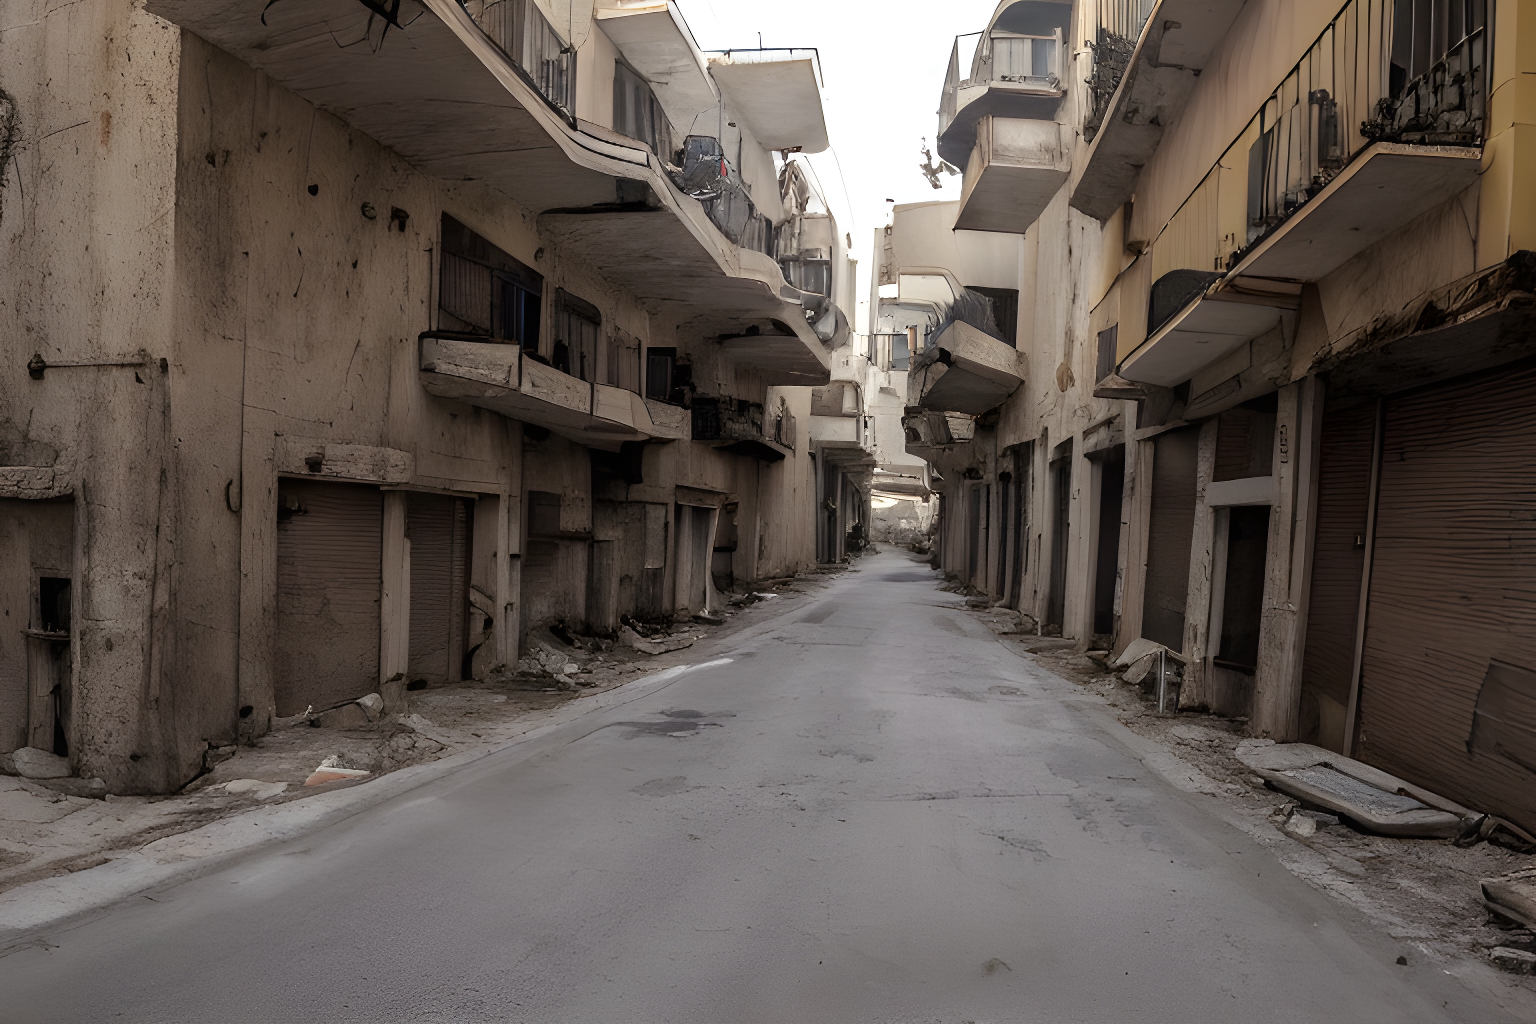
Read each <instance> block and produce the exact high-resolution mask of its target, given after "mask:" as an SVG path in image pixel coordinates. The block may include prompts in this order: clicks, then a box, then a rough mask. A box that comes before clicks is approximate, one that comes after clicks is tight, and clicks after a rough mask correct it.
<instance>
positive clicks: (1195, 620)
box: [1179, 416, 1226, 707]
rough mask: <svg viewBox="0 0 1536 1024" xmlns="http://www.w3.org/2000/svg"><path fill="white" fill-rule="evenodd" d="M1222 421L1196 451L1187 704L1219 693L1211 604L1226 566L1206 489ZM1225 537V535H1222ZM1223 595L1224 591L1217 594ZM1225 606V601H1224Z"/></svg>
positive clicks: (1183, 696)
mask: <svg viewBox="0 0 1536 1024" xmlns="http://www.w3.org/2000/svg"><path fill="white" fill-rule="evenodd" d="M1219 431H1220V421H1219V420H1218V419H1217V418H1216V417H1214V416H1213V417H1211V418H1210V419H1208V420H1206V421H1205V422H1204V423H1202V424H1201V425H1200V437H1199V440H1198V442H1197V444H1198V447H1197V448H1196V454H1195V527H1194V530H1193V532H1192V533H1191V535H1190V541H1189V594H1188V597H1187V598H1186V599H1185V603H1184V657H1185V658H1186V659H1187V660H1186V661H1185V665H1184V685H1183V686H1182V687H1181V688H1180V690H1179V703H1180V704H1182V705H1183V706H1185V707H1209V706H1210V705H1211V701H1212V699H1213V697H1214V694H1212V692H1211V688H1210V681H1209V678H1208V677H1209V671H1208V670H1209V668H1210V666H1209V664H1208V659H1209V657H1210V648H1211V607H1212V603H1213V597H1214V595H1215V591H1216V589H1217V583H1218V581H1217V579H1216V574H1217V573H1218V572H1222V571H1224V570H1225V568H1226V558H1225V557H1224V556H1223V557H1220V558H1218V557H1217V555H1218V554H1221V552H1218V551H1217V536H1216V534H1217V530H1216V527H1217V521H1216V520H1217V515H1216V510H1215V509H1213V508H1211V506H1210V505H1208V504H1206V501H1205V489H1206V487H1208V486H1209V485H1210V483H1211V477H1212V476H1214V475H1215V472H1216V439H1217V434H1218V433H1219ZM1222 540H1223V541H1225V537H1224V536H1223V538H1222ZM1214 599H1215V600H1217V601H1219V600H1220V598H1219V597H1215V598H1214ZM1218 607H1219V605H1218Z"/></svg>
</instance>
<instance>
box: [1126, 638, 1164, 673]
mask: <svg viewBox="0 0 1536 1024" xmlns="http://www.w3.org/2000/svg"><path fill="white" fill-rule="evenodd" d="M1138 642H1139V641H1138ZM1155 668H1157V655H1156V654H1148V655H1147V656H1146V657H1143V658H1137V659H1136V660H1135V661H1133V662H1131V664H1130V666H1129V667H1128V668H1127V669H1126V670H1125V676H1124V678H1125V681H1126V682H1128V683H1139V682H1142V681H1143V680H1145V679H1146V678H1147V676H1149V675H1151V674H1152V671H1153V670H1154V669H1155Z"/></svg>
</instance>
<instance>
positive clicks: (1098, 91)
mask: <svg viewBox="0 0 1536 1024" xmlns="http://www.w3.org/2000/svg"><path fill="white" fill-rule="evenodd" d="M1155 6H1157V0H1098V29H1097V31H1096V32H1095V34H1094V39H1093V41H1092V42H1090V43H1089V44H1088V46H1089V48H1090V49H1092V50H1093V70H1092V71H1091V72H1089V75H1088V99H1089V113H1088V118H1087V120H1086V121H1085V122H1084V123H1083V138H1085V139H1087V140H1088V141H1089V142H1092V141H1093V137H1094V136H1095V135H1097V134H1098V132H1099V129H1100V128H1102V127H1103V126H1104V118H1105V117H1107V116H1108V115H1109V104H1110V101H1111V100H1112V99H1113V98H1114V95H1115V90H1116V89H1118V88H1120V81H1121V79H1123V78H1124V77H1125V72H1126V69H1127V68H1129V67H1130V64H1131V54H1132V53H1134V52H1135V51H1136V43H1137V42H1138V41H1139V40H1140V39H1141V33H1142V30H1144V29H1145V28H1146V27H1147V19H1148V18H1150V17H1151V16H1152V8H1153V7H1155Z"/></svg>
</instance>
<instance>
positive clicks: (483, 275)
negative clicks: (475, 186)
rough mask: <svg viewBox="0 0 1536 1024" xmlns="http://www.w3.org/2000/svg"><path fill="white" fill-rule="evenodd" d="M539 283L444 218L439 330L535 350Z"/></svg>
mask: <svg viewBox="0 0 1536 1024" xmlns="http://www.w3.org/2000/svg"><path fill="white" fill-rule="evenodd" d="M543 292H544V278H543V276H542V275H540V274H539V273H538V272H537V271H535V270H533V269H532V268H530V267H528V266H527V265H526V264H524V263H522V262H521V261H519V260H517V259H516V258H515V257H513V256H510V255H508V254H507V253H506V252H504V251H503V250H501V249H500V248H498V247H496V246H495V245H492V244H491V243H490V242H489V241H487V240H486V239H485V238H483V237H481V236H480V235H478V234H476V233H475V232H473V231H471V230H470V229H469V228H467V227H465V226H464V225H463V224H461V223H459V222H458V221H457V220H455V219H454V218H452V217H450V216H448V215H447V214H446V213H445V214H443V218H442V256H441V260H440V270H439V275H438V304H437V308H438V326H439V328H440V329H442V330H445V331H461V332H463V333H466V334H474V335H481V336H483V337H485V338H486V339H487V340H493V341H501V342H506V343H508V344H516V345H521V346H522V347H523V348H525V349H528V350H529V351H530V352H537V351H538V348H539V334H540V331H539V323H540V318H541V306H542V301H543V300H542V295H543Z"/></svg>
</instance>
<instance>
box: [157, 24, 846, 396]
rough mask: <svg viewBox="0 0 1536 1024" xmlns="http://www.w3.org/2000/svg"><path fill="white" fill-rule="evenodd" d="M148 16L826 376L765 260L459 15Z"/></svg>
mask: <svg viewBox="0 0 1536 1024" xmlns="http://www.w3.org/2000/svg"><path fill="white" fill-rule="evenodd" d="M146 9H147V10H148V11H149V12H150V13H151V14H155V15H158V16H159V17H162V18H165V19H167V20H168V21H171V22H173V23H175V24H177V25H180V26H181V27H183V28H185V29H187V30H188V31H190V32H193V33H195V34H197V35H199V36H201V37H203V38H204V39H206V40H208V42H210V43H212V44H213V45H214V46H217V47H219V48H220V49H222V50H225V51H226V52H228V53H230V54H232V55H233V56H235V57H236V58H237V59H239V60H241V61H243V62H245V63H246V64H248V65H250V66H251V67H253V68H256V69H257V70H260V71H262V72H264V73H265V74H266V75H267V76H268V77H269V78H271V79H272V80H273V81H274V82H276V83H277V84H279V85H281V86H283V87H284V88H287V89H289V90H291V91H293V92H294V93H296V94H297V95H299V96H301V97H303V98H304V99H306V100H308V101H309V102H311V103H313V104H315V105H316V106H317V107H319V108H321V109H323V110H327V111H330V112H331V113H333V114H335V115H336V116H337V117H339V118H340V119H342V120H343V121H345V122H347V123H348V124H350V125H352V126H353V127H355V128H357V129H358V130H359V131H362V132H365V133H366V134H368V135H370V136H372V137H373V138H375V139H377V140H378V141H379V142H381V143H383V144H384V145H386V146H388V147H390V148H391V149H393V150H395V151H396V152H398V153H399V154H400V155H401V156H403V157H404V158H405V159H406V160H408V161H409V162H410V163H411V164H412V165H413V166H415V167H417V168H418V169H419V170H421V171H423V172H424V173H426V174H429V175H431V176H433V177H437V178H441V179H443V180H446V181H482V182H484V183H485V184H487V185H489V186H490V187H491V188H494V189H496V190H497V191H499V192H501V193H502V194H504V195H506V196H508V197H509V198H510V199H512V200H514V201H515V202H517V203H519V204H521V205H522V206H524V207H526V208H528V209H531V210H533V211H535V212H536V213H545V216H544V217H542V218H541V226H545V227H547V228H548V229H550V230H551V231H552V232H553V233H554V234H555V236H556V238H557V239H558V240H561V241H562V242H568V244H570V246H571V247H572V250H573V252H574V254H576V255H578V256H579V257H581V258H583V259H589V260H591V261H592V263H593V264H594V266H596V267H597V269H599V270H600V271H601V272H603V273H605V274H607V275H609V276H610V278H611V279H612V280H614V282H615V283H617V284H620V285H622V286H624V287H628V288H632V289H633V290H634V291H635V293H636V294H637V295H639V296H640V297H641V298H644V299H652V300H657V301H661V302H674V303H680V304H684V305H687V306H693V307H697V314H698V315H699V316H700V317H702V318H703V319H704V320H706V321H708V322H709V323H710V324H711V325H712V326H713V327H714V329H715V330H716V332H717V333H732V332H734V331H736V330H739V329H740V326H741V323H742V322H743V321H744V320H745V321H748V322H751V321H753V320H762V319H765V318H772V319H776V320H779V321H782V322H783V323H786V324H790V325H792V326H791V330H792V331H793V332H794V333H795V335H796V336H797V337H798V338H799V339H800V341H801V343H802V346H803V347H804V348H805V349H806V352H807V355H808V356H809V357H810V358H811V359H813V360H818V361H820V362H822V363H823V364H825V362H826V354H825V351H824V346H823V345H822V342H821V341H820V339H818V338H817V337H816V335H815V332H814V331H812V330H811V329H810V327H809V326H808V325H807V324H806V323H805V317H804V312H803V308H802V306H801V305H800V304H799V303H798V301H797V299H798V295H797V294H796V295H794V296H792V297H791V298H786V297H785V296H784V295H783V294H782V289H784V288H786V287H788V286H787V285H786V284H785V281H784V277H783V273H782V272H781V271H780V269H779V267H778V265H777V264H776V263H775V262H774V261H773V260H772V259H770V258H769V257H767V256H765V255H763V254H762V253H757V252H752V251H749V250H743V249H741V248H739V247H738V246H736V245H734V244H732V243H731V242H730V240H729V239H727V238H726V237H725V236H724V235H723V234H721V233H720V231H719V230H718V229H717V228H716V227H715V226H714V224H712V223H711V222H710V220H709V218H708V216H707V215H706V214H705V212H704V209H703V207H702V206H700V205H699V203H698V202H697V201H695V200H693V199H690V198H688V197H687V196H684V195H683V194H682V193H680V192H678V191H677V189H676V187H675V186H674V185H673V184H672V183H671V181H670V180H669V179H668V178H667V176H666V175H665V174H664V173H662V170H661V168H660V166H659V165H658V164H657V163H656V161H655V158H654V157H653V156H652V155H651V154H650V151H649V150H647V149H646V148H644V146H643V145H642V144H641V143H638V142H633V141H632V140H624V141H619V140H620V138H621V137H619V136H612V137H610V138H600V137H598V136H597V135H595V134H592V133H590V132H584V131H578V130H577V129H576V128H575V127H573V126H572V125H571V124H569V123H568V122H567V121H566V120H565V119H564V117H563V116H562V115H561V114H560V113H559V112H558V111H556V110H555V108H554V107H552V106H551V105H550V104H549V103H548V102H546V101H545V100H544V98H543V97H542V96H541V95H540V94H539V93H538V92H537V91H536V90H535V89H534V87H533V85H532V84H530V82H529V80H528V79H527V77H526V76H525V75H524V74H523V73H522V71H521V70H520V69H519V68H517V67H516V65H514V64H513V63H512V61H511V60H510V59H508V58H507V56H506V55H505V54H504V53H503V52H502V51H501V50H500V49H499V48H498V47H497V46H496V45H495V44H493V43H492V42H491V40H490V39H489V38H488V37H487V36H486V35H485V34H484V33H483V32H482V31H481V30H480V28H479V26H478V25H477V24H476V23H475V22H474V21H473V20H472V19H471V18H470V16H469V14H468V12H467V11H465V10H464V8H463V7H461V6H460V5H459V4H458V3H456V2H455V0H402V3H401V7H400V13H399V19H398V20H399V22H400V25H401V26H402V27H398V28H396V27H390V28H389V30H388V31H387V32H383V33H382V34H381V32H380V28H381V25H382V22H381V20H380V19H378V18H377V16H376V15H374V14H372V13H371V12H370V11H369V10H368V9H367V8H366V7H364V6H363V5H361V4H359V3H358V2H357V0H309V2H305V3H279V4H275V5H272V6H271V7H270V8H268V5H267V2H266V0H148V2H147V3H146ZM263 18H265V21H263ZM370 33H371V35H370ZM344 44H345V45H344ZM819 109H820V108H819V103H818V111H819ZM636 182H639V183H643V184H644V185H645V186H647V187H648V191H647V192H646V195H647V197H648V198H647V201H646V203H645V204H642V205H645V206H646V207H647V209H646V210H645V211H643V212H635V211H634V210H633V209H632V206H633V204H628V203H623V202H620V199H621V196H620V193H621V192H625V193H626V195H628V194H632V192H633V186H634V184H635V183H636ZM547 211H553V212H547ZM571 211H578V212H577V213H575V214H574V215H572V213H571ZM636 218H644V220H643V221H642V222H641V223H643V224H644V225H645V227H644V229H642V230H637V221H636ZM791 291H792V290H791ZM802 332H803V333H802ZM820 382H823V381H818V383H820Z"/></svg>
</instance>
